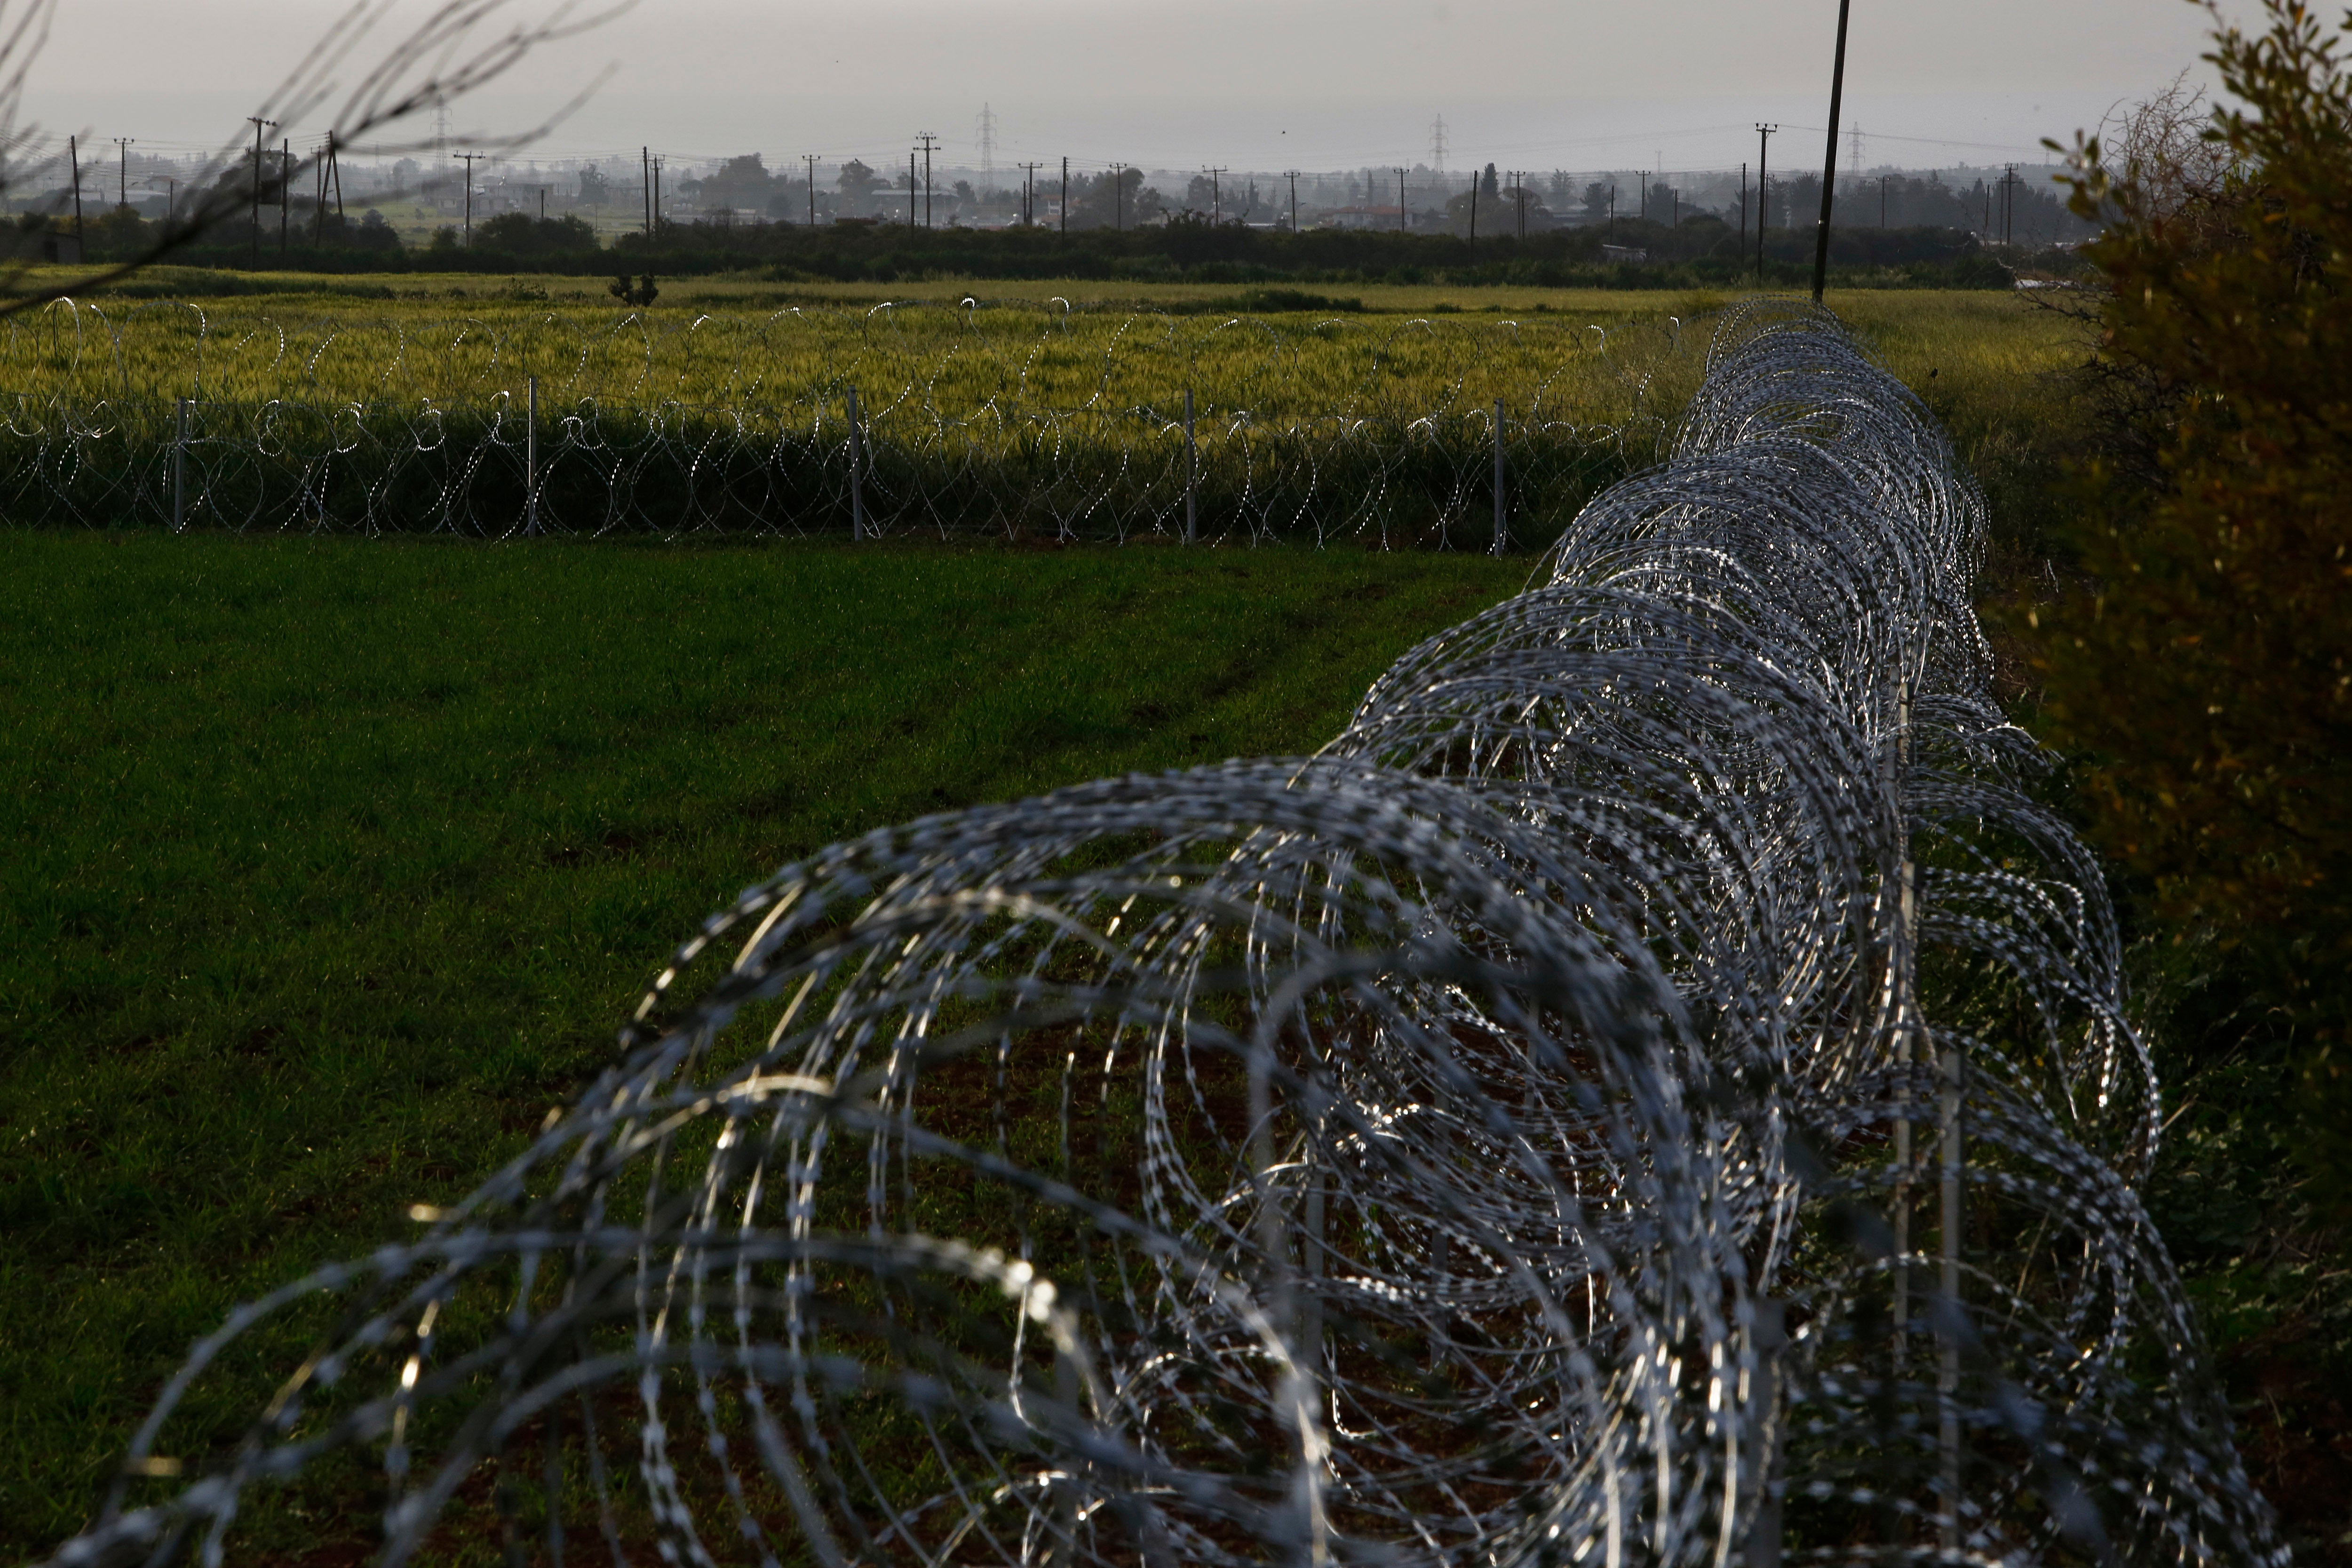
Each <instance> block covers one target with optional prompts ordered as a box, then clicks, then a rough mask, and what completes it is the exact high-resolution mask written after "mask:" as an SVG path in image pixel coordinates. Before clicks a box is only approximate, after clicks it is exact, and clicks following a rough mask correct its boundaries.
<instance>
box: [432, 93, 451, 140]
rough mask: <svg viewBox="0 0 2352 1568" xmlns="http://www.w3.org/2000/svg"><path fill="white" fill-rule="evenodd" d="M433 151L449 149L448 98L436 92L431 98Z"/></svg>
mask: <svg viewBox="0 0 2352 1568" xmlns="http://www.w3.org/2000/svg"><path fill="white" fill-rule="evenodd" d="M433 151H434V152H436V153H446V152H448V151H449V100H447V99H446V98H443V97H441V96H440V95H438V94H436V95H435V96H434V99H433Z"/></svg>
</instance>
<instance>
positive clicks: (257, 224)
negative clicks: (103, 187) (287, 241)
mask: <svg viewBox="0 0 2352 1568" xmlns="http://www.w3.org/2000/svg"><path fill="white" fill-rule="evenodd" d="M66 161H67V162H68V163H70V164H71V165H72V167H73V188H74V248H75V249H77V250H79V249H80V248H81V149H80V147H79V144H77V143H76V142H75V141H74V139H73V138H72V137H70V136H68V137H67V138H66ZM253 225H254V233H255V234H257V235H258V234H259V233H260V232H261V209H260V208H259V207H255V208H254V209H253ZM260 244H261V242H260V241H259V240H258V239H256V240H255V241H254V247H255V248H256V250H258V249H259V247H260ZM74 259H75V260H77V261H79V260H80V259H81V258H79V257H76V258H74Z"/></svg>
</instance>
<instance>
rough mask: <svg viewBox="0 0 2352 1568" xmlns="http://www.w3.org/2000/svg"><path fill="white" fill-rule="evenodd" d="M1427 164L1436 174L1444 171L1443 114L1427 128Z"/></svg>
mask: <svg viewBox="0 0 2352 1568" xmlns="http://www.w3.org/2000/svg"><path fill="white" fill-rule="evenodd" d="M1429 166H1430V168H1431V169H1432V170H1433V171H1435V172H1436V173H1438V174H1444V173H1445V116H1444V115H1443V114H1441V115H1439V116H1438V117H1437V119H1436V121H1434V122H1433V123H1432V124H1431V126H1430V128H1429Z"/></svg>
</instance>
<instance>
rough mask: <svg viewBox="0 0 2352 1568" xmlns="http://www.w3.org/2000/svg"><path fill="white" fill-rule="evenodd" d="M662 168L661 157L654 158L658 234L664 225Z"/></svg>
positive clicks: (655, 219)
mask: <svg viewBox="0 0 2352 1568" xmlns="http://www.w3.org/2000/svg"><path fill="white" fill-rule="evenodd" d="M661 169H662V161H661V160H660V159H659V158H656V159H655V160H654V190H653V197H654V232H655V233H656V234H658V233H660V232H661V226H662V205H661Z"/></svg>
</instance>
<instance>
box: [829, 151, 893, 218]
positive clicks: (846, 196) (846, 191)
mask: <svg viewBox="0 0 2352 1568" xmlns="http://www.w3.org/2000/svg"><path fill="white" fill-rule="evenodd" d="M833 183H834V185H835V188H837V189H838V190H839V191H840V192H841V200H842V205H843V206H844V208H845V210H846V211H847V213H848V214H849V216H853V217H855V216H863V215H864V214H865V213H866V210H867V209H868V208H869V207H870V206H871V205H873V201H874V193H875V192H876V191H877V190H878V189H881V188H883V187H884V184H885V182H884V181H883V180H882V178H881V177H880V176H879V175H877V174H875V172H874V171H873V170H871V169H869V168H867V167H866V165H865V164H864V163H860V162H859V161H858V160H856V159H855V158H852V159H851V160H850V161H849V162H848V163H844V164H843V165H842V166H841V173H840V174H838V175H836V176H835V179H834V182H833Z"/></svg>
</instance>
